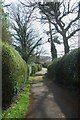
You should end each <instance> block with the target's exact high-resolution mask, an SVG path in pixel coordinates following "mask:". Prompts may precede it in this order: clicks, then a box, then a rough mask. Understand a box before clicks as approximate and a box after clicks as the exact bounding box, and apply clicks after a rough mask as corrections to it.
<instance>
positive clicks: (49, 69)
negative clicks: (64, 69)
mask: <svg viewBox="0 0 80 120" xmlns="http://www.w3.org/2000/svg"><path fill="white" fill-rule="evenodd" d="M58 61H59V59H58V58H55V59H54V60H53V61H52V62H50V63H49V64H48V67H47V73H48V77H49V78H53V80H55V78H56V76H55V68H56V65H57V62H58Z"/></svg>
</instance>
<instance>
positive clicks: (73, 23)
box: [22, 0, 80, 54]
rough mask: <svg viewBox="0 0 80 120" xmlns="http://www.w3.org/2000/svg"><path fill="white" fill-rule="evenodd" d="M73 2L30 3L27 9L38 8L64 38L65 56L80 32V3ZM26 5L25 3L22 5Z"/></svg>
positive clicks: (63, 0) (68, 0) (70, 0)
mask: <svg viewBox="0 0 80 120" xmlns="http://www.w3.org/2000/svg"><path fill="white" fill-rule="evenodd" d="M72 2H73V1H72V0H67V1H65V0H60V2H55V3H54V2H46V3H43V4H42V3H41V2H33V1H32V2H31V1H30V2H28V4H25V6H26V7H35V6H36V7H38V8H39V9H40V10H41V11H42V12H43V13H44V15H46V17H49V19H50V22H51V23H52V24H53V25H54V27H55V29H56V31H57V32H58V33H59V34H60V35H61V36H62V38H63V44H64V51H65V54H66V53H68V52H69V43H68V42H69V40H70V38H71V37H73V36H74V35H75V34H76V33H77V32H78V31H79V30H80V28H78V24H77V22H78V19H79V12H78V11H79V10H78V3H77V4H76V3H74V4H73V3H72ZM22 4H24V3H22Z"/></svg>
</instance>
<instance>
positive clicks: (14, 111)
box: [2, 77, 33, 119]
mask: <svg viewBox="0 0 80 120" xmlns="http://www.w3.org/2000/svg"><path fill="white" fill-rule="evenodd" d="M32 79H33V77H30V78H29V83H28V84H27V85H26V88H25V90H24V91H23V93H22V95H21V96H20V98H19V100H18V101H17V103H16V104H15V105H13V106H12V107H10V108H8V109H7V110H6V111H4V112H3V114H2V118H3V119H4V118H25V115H26V114H27V112H28V108H29V94H30V86H31V82H32Z"/></svg>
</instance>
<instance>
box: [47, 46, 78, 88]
mask: <svg viewBox="0 0 80 120" xmlns="http://www.w3.org/2000/svg"><path fill="white" fill-rule="evenodd" d="M78 66H79V67H78ZM78 71H80V48H79V49H75V50H73V51H72V52H71V53H69V54H66V55H64V56H63V57H62V58H60V59H55V60H54V61H53V62H52V63H51V64H50V65H49V66H48V76H51V78H53V77H55V79H56V81H57V82H59V83H61V84H63V85H66V86H72V87H78V85H79V84H80V79H79V78H80V73H79V74H78Z"/></svg>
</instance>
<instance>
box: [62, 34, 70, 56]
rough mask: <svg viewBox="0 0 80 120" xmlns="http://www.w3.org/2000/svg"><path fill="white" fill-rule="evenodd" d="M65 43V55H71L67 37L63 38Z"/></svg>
mask: <svg viewBox="0 0 80 120" xmlns="http://www.w3.org/2000/svg"><path fill="white" fill-rule="evenodd" d="M63 41H64V52H65V54H67V53H69V45H68V40H67V39H66V36H63Z"/></svg>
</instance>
